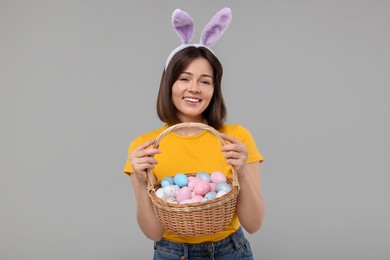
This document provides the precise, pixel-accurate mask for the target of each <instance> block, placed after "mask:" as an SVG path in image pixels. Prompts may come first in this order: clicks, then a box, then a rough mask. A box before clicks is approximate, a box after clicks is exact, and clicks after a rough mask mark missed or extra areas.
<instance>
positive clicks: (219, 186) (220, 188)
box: [217, 182, 232, 193]
mask: <svg viewBox="0 0 390 260" xmlns="http://www.w3.org/2000/svg"><path fill="white" fill-rule="evenodd" d="M231 190H232V187H231V186H230V185H229V184H228V183H226V182H220V183H218V184H217V192H220V191H226V193H228V192H229V191H231Z"/></svg>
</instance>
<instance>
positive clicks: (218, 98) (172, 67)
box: [157, 46, 226, 129]
mask: <svg viewBox="0 0 390 260" xmlns="http://www.w3.org/2000/svg"><path fill="white" fill-rule="evenodd" d="M196 58H204V59H206V60H208V62H209V63H210V65H211V67H212V68H213V77H214V78H213V81H214V93H213V96H212V98H211V101H210V104H209V106H208V107H207V108H206V110H205V111H204V112H203V117H204V118H205V119H206V120H207V123H208V124H209V125H210V126H212V127H214V128H215V129H219V128H221V127H222V124H223V122H224V120H225V117H226V107H225V102H224V100H223V96H222V90H221V81H222V74H223V68H222V64H221V63H220V61H219V60H218V59H217V57H215V55H214V54H213V53H212V52H211V51H210V50H209V49H207V48H205V47H194V46H190V47H187V48H184V49H183V50H180V51H179V52H177V53H176V54H175V55H174V56H173V57H172V59H171V61H170V62H169V64H168V67H167V68H166V69H165V70H164V71H163V74H162V77H161V82H160V89H159V91H158V97H157V115H158V117H159V118H160V120H161V121H163V122H165V123H167V124H168V125H174V124H178V123H180V120H179V118H178V117H177V109H176V107H175V105H174V104H173V101H172V86H173V84H174V83H175V81H176V80H177V79H178V78H179V76H180V74H181V73H182V72H183V69H184V68H185V67H186V66H187V65H188V64H189V63H190V62H191V61H193V60H194V59H196Z"/></svg>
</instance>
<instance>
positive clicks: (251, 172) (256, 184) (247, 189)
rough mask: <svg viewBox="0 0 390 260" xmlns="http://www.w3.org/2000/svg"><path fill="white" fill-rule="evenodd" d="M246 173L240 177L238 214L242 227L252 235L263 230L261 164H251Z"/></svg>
mask: <svg viewBox="0 0 390 260" xmlns="http://www.w3.org/2000/svg"><path fill="white" fill-rule="evenodd" d="M245 171H246V172H242V173H241V174H240V175H239V183H240V193H239V195H238V199H237V214H238V218H239V220H240V223H241V225H242V226H243V227H244V228H245V230H246V231H247V232H248V233H251V234H252V233H255V232H256V231H257V230H259V229H260V228H261V226H262V224H263V219H264V202H263V198H262V196H261V191H260V167H259V164H258V163H255V164H249V165H248V166H247V168H246V169H245Z"/></svg>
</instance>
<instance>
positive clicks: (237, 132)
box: [219, 124, 251, 137]
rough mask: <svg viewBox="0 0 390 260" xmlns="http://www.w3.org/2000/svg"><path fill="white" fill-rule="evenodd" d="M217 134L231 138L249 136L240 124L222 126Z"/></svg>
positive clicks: (247, 131)
mask: <svg viewBox="0 0 390 260" xmlns="http://www.w3.org/2000/svg"><path fill="white" fill-rule="evenodd" d="M219 132H221V133H224V134H227V135H231V136H235V137H236V136H246V135H251V133H250V132H249V130H248V129H247V128H246V127H244V126H243V125H240V124H223V126H222V128H221V129H219Z"/></svg>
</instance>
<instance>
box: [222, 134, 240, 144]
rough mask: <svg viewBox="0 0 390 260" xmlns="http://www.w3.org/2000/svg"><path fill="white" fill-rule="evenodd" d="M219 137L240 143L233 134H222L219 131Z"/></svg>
mask: <svg viewBox="0 0 390 260" xmlns="http://www.w3.org/2000/svg"><path fill="white" fill-rule="evenodd" d="M221 137H222V139H224V140H225V141H229V142H231V143H236V144H237V143H240V141H238V140H237V139H236V138H234V137H233V136H230V135H227V134H222V133H221Z"/></svg>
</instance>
